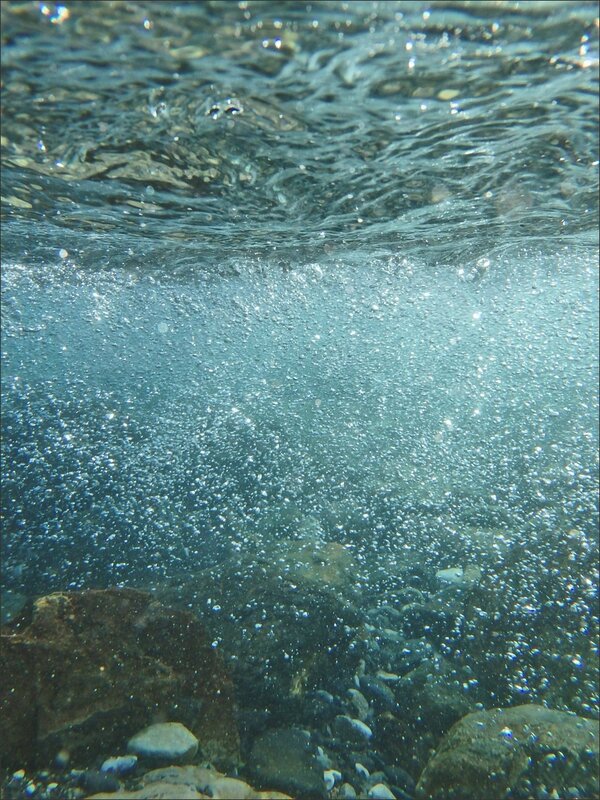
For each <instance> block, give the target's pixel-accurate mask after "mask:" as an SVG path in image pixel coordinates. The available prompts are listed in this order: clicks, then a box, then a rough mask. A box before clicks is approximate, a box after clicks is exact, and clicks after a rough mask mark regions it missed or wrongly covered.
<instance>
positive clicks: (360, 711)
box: [348, 689, 371, 722]
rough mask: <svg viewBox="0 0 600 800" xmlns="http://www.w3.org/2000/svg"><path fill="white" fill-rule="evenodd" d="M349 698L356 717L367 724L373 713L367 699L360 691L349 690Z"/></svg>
mask: <svg viewBox="0 0 600 800" xmlns="http://www.w3.org/2000/svg"><path fill="white" fill-rule="evenodd" d="M348 696H349V697H350V702H351V703H352V706H353V708H354V711H355V713H356V716H357V717H358V719H359V720H360V721H361V722H365V721H366V719H367V717H368V716H369V712H370V711H371V709H370V708H369V702H368V700H367V698H366V697H365V696H364V694H363V693H362V692H359V691H358V689H348Z"/></svg>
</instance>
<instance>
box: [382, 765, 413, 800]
mask: <svg viewBox="0 0 600 800" xmlns="http://www.w3.org/2000/svg"><path fill="white" fill-rule="evenodd" d="M383 771H384V772H385V774H386V777H387V779H388V781H389V782H390V783H393V784H394V785H395V786H399V787H400V788H401V789H403V790H404V791H405V792H408V793H409V794H413V792H414V791H415V786H416V784H415V781H414V780H413V778H412V777H411V776H410V775H409V774H408V772H407V771H406V770H405V769H402V767H395V766H393V765H386V766H385V767H384V770H383Z"/></svg>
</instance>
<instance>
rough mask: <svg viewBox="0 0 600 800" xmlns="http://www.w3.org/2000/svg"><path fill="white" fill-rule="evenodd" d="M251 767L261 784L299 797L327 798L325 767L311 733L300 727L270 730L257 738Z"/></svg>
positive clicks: (250, 761) (250, 760)
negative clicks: (318, 755)
mask: <svg viewBox="0 0 600 800" xmlns="http://www.w3.org/2000/svg"><path fill="white" fill-rule="evenodd" d="M248 768H249V770H250V772H251V774H252V775H253V777H254V779H255V781H256V782H257V783H258V785H259V786H262V787H264V788H275V789H281V790H282V791H284V792H290V793H291V794H293V795H294V796H295V797H300V798H302V797H306V798H314V797H325V796H326V793H325V782H324V780H323V767H322V765H321V764H320V763H319V761H318V757H317V752H316V748H315V746H314V745H313V744H312V742H311V738H310V734H308V733H307V732H306V731H303V730H301V729H299V728H282V729H279V730H273V731H269V732H268V733H265V734H263V735H262V736H261V737H260V738H259V739H257V740H256V742H255V743H254V746H253V748H252V751H251V753H250V759H249V763H248Z"/></svg>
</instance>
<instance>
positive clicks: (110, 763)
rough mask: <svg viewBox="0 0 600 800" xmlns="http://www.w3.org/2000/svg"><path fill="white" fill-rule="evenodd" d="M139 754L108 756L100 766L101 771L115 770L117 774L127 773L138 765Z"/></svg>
mask: <svg viewBox="0 0 600 800" xmlns="http://www.w3.org/2000/svg"><path fill="white" fill-rule="evenodd" d="M137 762H138V757H137V756H113V757H112V758H107V759H106V761H105V762H104V763H103V764H102V766H101V767H100V771H101V772H113V773H114V774H115V775H127V774H129V773H130V772H133V770H134V769H135V768H136V767H137Z"/></svg>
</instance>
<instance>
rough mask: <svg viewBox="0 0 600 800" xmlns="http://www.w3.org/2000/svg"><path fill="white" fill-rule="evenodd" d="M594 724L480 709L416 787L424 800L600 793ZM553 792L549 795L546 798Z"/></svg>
mask: <svg viewBox="0 0 600 800" xmlns="http://www.w3.org/2000/svg"><path fill="white" fill-rule="evenodd" d="M598 774H599V733H598V723H597V722H596V721H594V720H590V719H585V718H583V717H578V716H577V715H575V714H568V713H566V712H564V711H554V710H551V709H548V708H544V707H543V706H538V705H524V706H517V707H515V708H501V709H497V708H496V709H492V710H490V711H481V712H478V713H475V714H469V715H468V716H466V717H464V719H461V720H460V722H457V723H456V725H454V726H453V727H452V729H451V730H450V731H449V732H448V733H447V734H446V736H445V737H444V738H443V739H442V741H441V743H440V745H439V747H438V749H437V752H436V753H435V755H434V756H433V757H432V758H431V759H430V761H429V762H428V764H427V766H426V767H425V769H424V770H423V773H422V774H421V777H420V779H419V782H418V784H417V790H416V796H417V797H418V798H427V799H429V798H435V800H451V799H454V798H466V797H468V798H469V800H471V799H472V800H500V798H505V797H509V796H510V797H544V796H548V797H568V796H569V793H570V792H571V791H572V790H573V789H576V790H577V791H578V792H579V796H580V797H597V796H598V794H599V793H600V785H599V780H598ZM544 792H547V793H548V794H547V795H544Z"/></svg>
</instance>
